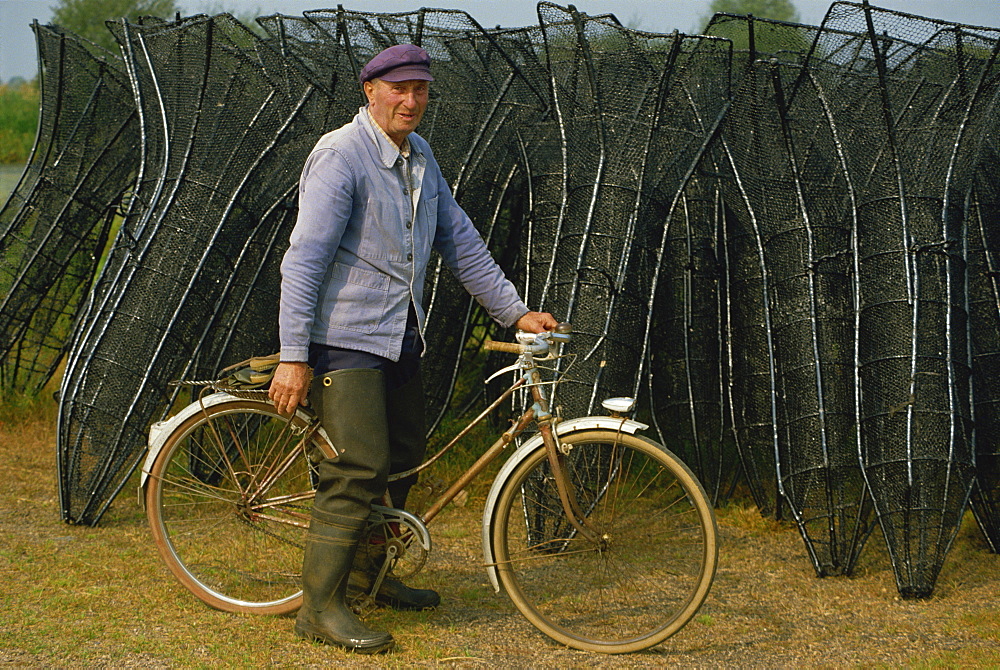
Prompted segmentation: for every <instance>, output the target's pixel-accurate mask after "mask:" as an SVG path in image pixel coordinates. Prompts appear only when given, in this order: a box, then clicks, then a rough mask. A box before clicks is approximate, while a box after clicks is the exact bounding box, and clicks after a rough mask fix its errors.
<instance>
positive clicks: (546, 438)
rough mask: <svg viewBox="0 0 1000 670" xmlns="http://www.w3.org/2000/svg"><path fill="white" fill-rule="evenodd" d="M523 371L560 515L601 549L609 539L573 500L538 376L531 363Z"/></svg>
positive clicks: (563, 456) (566, 466) (573, 490)
mask: <svg viewBox="0 0 1000 670" xmlns="http://www.w3.org/2000/svg"><path fill="white" fill-rule="evenodd" d="M526 372H527V374H528V376H529V378H530V380H531V383H530V385H529V386H530V388H531V397H532V399H533V400H534V403H535V404H534V412H535V422H536V423H537V425H538V432H539V434H540V435H541V436H542V442H543V443H544V444H545V453H546V456H547V457H548V462H549V467H550V468H551V469H552V478H553V479H554V480H555V483H556V490H557V491H558V493H559V502H560V503H562V508H563V512H565V514H566V518H567V519H568V520H569V522H570V525H572V526H573V528H575V529H576V531H577V532H578V533H580V534H581V535H583V537H585V538H587V540H589V541H590V542H593V543H594V544H595V545H597V546H598V547H599V548H603V547H604V546H605V545H606V544H607V541H608V537H607V535H606V534H604V533H603V532H601V531H600V530H599V529H597V528H595V527H594V525H593V524H592V523H591V522H590V521H588V520H587V515H586V514H584V512H583V510H582V509H581V508H580V502H579V500H578V499H577V497H576V487H575V486H573V485H572V484H571V483H570V478H569V464H568V463H567V462H566V457H567V456H568V455H569V449H568V448H565V449H564V448H563V447H562V446H561V444H560V443H559V438H558V437H557V436H556V432H555V431H554V430H552V414H551V413H550V412H549V399H548V397H547V396H546V394H545V390H544V387H543V386H542V384H541V379H540V375H539V374H538V370H537V369H536V368H535V366H534V361H532V363H531V366H530V368H529V369H527V371H526Z"/></svg>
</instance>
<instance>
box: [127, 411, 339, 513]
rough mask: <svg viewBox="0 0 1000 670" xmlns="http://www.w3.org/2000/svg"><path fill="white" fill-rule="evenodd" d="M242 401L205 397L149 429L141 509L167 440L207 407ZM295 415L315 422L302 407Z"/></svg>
mask: <svg viewBox="0 0 1000 670" xmlns="http://www.w3.org/2000/svg"><path fill="white" fill-rule="evenodd" d="M240 400H244V398H238V397H236V396H234V395H231V394H229V393H225V392H218V393H213V394H211V395H208V396H205V397H204V398H202V399H201V400H196V401H194V402H193V403H191V404H190V405H188V406H187V407H185V408H184V409H182V410H181V411H179V412H178V413H177V414H175V415H173V416H172V417H170V418H169V419H167V420H165V421H157V422H156V423H154V424H153V425H151V426H150V427H149V439H148V440H147V442H146V448H147V449H148V451H147V452H146V460H145V461H144V462H143V464H142V475H141V477H140V479H139V507H140V508H142V509H146V480H147V479H149V470H150V469H151V468H152V467H153V462H154V461H156V457H157V456H159V455H160V451H161V450H162V449H163V445H164V444H166V442H167V439H168V438H169V437H170V435H171V434H172V433H173V432H174V431H175V430H176V429H177V428H178V426H180V425H181V424H182V423H184V422H185V421H187V420H188V419H189V418H191V417H192V416H194V415H195V414H198V413H199V412H201V411H203V410H204V409H205V408H207V407H214V406H216V405H221V404H222V403H225V402H234V401H240ZM295 414H296V416H297V417H298V418H300V419H302V420H303V421H305V422H306V423H311V422H312V420H313V415H312V414H311V413H310V412H309V411H308V410H306V409H304V408H302V407H300V408H299V409H298V410H297V411H296V412H295ZM316 432H317V433H319V435H320V437H321V438H323V439H324V440H326V441H327V443H329V444H332V442H331V441H330V436H329V435H327V434H326V431H325V430H323V426H318V427H317V429H316Z"/></svg>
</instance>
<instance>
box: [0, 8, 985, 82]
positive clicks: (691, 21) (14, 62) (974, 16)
mask: <svg viewBox="0 0 1000 670" xmlns="http://www.w3.org/2000/svg"><path fill="white" fill-rule="evenodd" d="M571 2H572V4H573V5H575V6H576V8H577V9H579V10H580V11H582V12H586V13H587V14H604V13H613V14H615V15H616V16H617V17H618V19H619V20H620V21H621V22H622V23H624V24H625V25H628V26H630V27H633V28H639V29H641V30H646V31H650V32H663V33H669V32H671V31H673V30H674V29H677V30H679V31H681V32H684V33H697V32H699V29H700V28H701V27H702V26H703V22H702V19H703V18H704V17H706V15H707V14H708V6H709V4H710V0H564V1H560V2H557V4H561V5H563V6H565V5H568V4H571ZM793 3H794V5H795V7H796V9H798V11H799V16H800V18H801V21H802V23H807V24H811V25H819V24H820V23H822V21H823V17H824V16H825V15H826V12H827V10H828V9H829V7H830V4H831V0H793ZM56 4H57V0H0V82H5V81H8V80H10V79H11V78H12V77H23V78H25V79H31V78H32V77H34V76H35V75H36V74H37V72H38V64H37V54H36V51H35V36H34V33H32V31H31V27H30V26H31V22H32V20H33V19H37V20H38V21H39V23H48V22H49V21H50V20H51V18H52V9H51V8H52V7H53V6H55V5H56ZM337 4H338V3H337V1H336V0H330V1H328V2H324V0H313V1H311V2H305V1H303V0H177V5H178V6H180V7H181V8H182V9H183V10H184V12H185V13H186V14H197V13H201V12H206V13H217V12H219V11H231V12H233V13H235V14H238V15H240V16H247V15H250V16H262V15H268V14H275V13H279V14H292V15H300V14H301V13H302V12H303V11H305V10H309V9H325V8H329V7H336V5H337ZM340 4H343V6H344V7H345V8H346V9H354V10H359V11H371V12H406V11H412V10H414V9H418V8H420V7H422V6H424V7H428V6H429V7H436V8H447V9H461V10H464V11H466V12H468V13H469V14H471V15H472V17H473V18H475V19H476V20H477V21H478V22H479V23H480V24H481V25H483V26H485V27H487V28H492V27H494V26H497V25H500V26H504V27H517V26H526V25H533V24H536V23H537V22H538V15H537V13H536V5H537V2H536V1H535V0H464V1H463V0H423V1H421V0H353V2H352V1H351V0H340ZM871 4H872V5H873V6H876V7H883V8H886V9H896V10H900V11H904V12H909V13H911V14H918V15H920V16H926V17H930V18H935V19H942V20H945V21H953V22H955V23H965V24H969V25H978V26H990V27H996V28H1000V0H871Z"/></svg>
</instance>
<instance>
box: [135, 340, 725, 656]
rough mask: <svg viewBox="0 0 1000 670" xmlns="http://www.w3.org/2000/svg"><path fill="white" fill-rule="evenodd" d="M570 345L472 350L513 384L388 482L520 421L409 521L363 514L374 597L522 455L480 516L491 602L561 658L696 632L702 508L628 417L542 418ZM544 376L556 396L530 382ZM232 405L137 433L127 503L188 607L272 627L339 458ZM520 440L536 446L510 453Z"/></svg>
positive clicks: (679, 468)
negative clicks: (467, 498) (436, 524)
mask: <svg viewBox="0 0 1000 670" xmlns="http://www.w3.org/2000/svg"><path fill="white" fill-rule="evenodd" d="M569 338H570V329H569V327H568V324H561V325H560V327H559V328H557V329H556V330H555V331H553V332H550V333H542V334H539V335H535V334H531V333H518V335H517V342H495V341H490V342H487V343H486V345H485V346H486V348H487V349H491V350H496V351H504V352H510V353H514V354H517V362H516V363H515V364H513V365H511V366H509V367H506V368H504V369H502V370H500V371H498V372H497V373H495V374H494V375H493V377H496V376H498V375H500V374H504V373H507V372H516V373H517V378H516V379H515V381H514V382H513V384H511V386H510V387H509V388H508V389H507V390H506V391H504V392H503V393H502V394H501V395H500V396H499V397H498V398H497V399H496V400H495V401H494V402H493V403H492V404H491V405H490V406H489V407H488V408H487V409H485V410H484V411H483V412H481V413H480V414H479V415H478V416H477V417H476V418H475V419H473V420H472V421H471V422H470V423H469V424H468V425H467V426H466V427H465V428H463V429H462V430H461V431H460V432H459V433H458V434H457V435H456V436H455V437H454V438H453V439H452V440H451V441H450V442H449V443H448V444H447V445H446V446H445V447H443V448H442V449H441V450H440V451H439V452H438V453H436V454H434V455H433V456H431V457H430V458H428V459H427V460H426V461H425V462H424V463H423V464H422V465H420V466H418V467H417V468H414V469H413V470H410V471H408V472H404V473H399V474H397V475H395V477H404V476H409V475H411V474H413V473H415V472H421V471H423V470H425V469H426V468H428V467H429V466H430V465H432V464H433V463H434V462H435V461H437V460H438V459H439V458H440V457H441V455H442V454H444V453H445V452H447V451H448V450H449V449H450V448H451V447H452V446H454V445H455V444H456V443H458V442H459V441H460V440H461V439H462V438H463V437H465V436H466V435H467V434H468V433H469V431H470V430H472V428H473V427H474V426H475V425H477V424H478V423H479V422H480V421H482V420H483V419H484V418H485V417H487V416H488V415H489V414H490V413H491V412H492V411H493V410H494V409H495V408H497V407H499V406H500V405H501V404H502V403H504V402H506V401H507V399H509V398H510V397H511V396H512V395H513V394H514V393H515V392H519V391H520V392H521V393H522V394H523V395H524V396H526V397H527V398H528V401H529V404H528V406H527V408H526V409H525V410H524V411H523V412H522V413H521V415H520V417H519V418H518V419H517V420H516V421H514V422H513V425H512V426H511V427H510V428H509V429H507V430H506V431H504V432H503V433H502V435H500V436H499V438H498V439H497V440H496V442H494V443H493V445H492V446H490V447H489V448H488V449H486V450H485V452H483V453H482V454H481V455H480V456H479V458H478V460H477V461H476V462H475V463H474V464H473V465H472V466H470V467H469V468H468V470H466V471H465V472H464V473H463V474H462V475H461V476H460V477H458V479H456V480H455V481H454V482H453V483H452V484H451V485H450V486H448V487H447V489H446V490H445V491H444V492H442V493H441V494H440V495H438V496H437V498H436V499H434V500H433V502H432V503H431V504H430V506H429V507H428V508H427V509H426V510H425V511H424V512H423V513H421V514H420V515H416V514H412V513H410V512H406V511H404V510H398V509H392V508H390V507H385V506H375V507H374V508H373V510H372V514H371V516H370V518H369V524H368V528H367V536H366V538H365V539H363V540H362V543H361V547H363V548H364V550H365V551H367V552H371V553H377V554H382V555H384V557H382V556H380V558H382V561H381V565H382V573H381V574H380V575H379V577H378V578H377V580H376V583H375V584H374V585H373V587H372V591H371V593H372V594H374V593H375V592H376V591H377V589H378V586H379V583H380V580H381V578H382V576H383V575H385V574H387V572H388V571H392V572H393V574H394V575H395V576H397V577H399V578H405V577H408V576H411V575H412V574H414V573H415V572H416V571H418V570H419V569H420V568H421V567H422V566H423V564H424V562H425V561H426V558H427V555H428V553H429V552H430V550H431V536H430V533H429V531H428V528H427V526H428V524H430V523H431V521H432V520H433V519H434V518H435V517H436V516H437V514H438V513H439V512H440V511H441V510H442V509H443V508H444V507H445V505H447V504H448V503H449V502H451V501H452V500H453V499H454V498H455V497H456V496H457V495H459V493H460V492H461V491H462V490H464V489H465V487H466V486H467V485H468V484H469V482H471V481H472V480H473V479H474V478H475V477H476V476H477V475H479V474H480V473H481V472H482V471H483V470H484V469H485V468H486V467H487V465H488V464H489V463H490V462H491V461H493V460H494V459H495V458H496V457H497V456H499V454H500V453H501V452H503V451H505V450H508V449H509V448H510V445H511V444H513V443H515V442H520V444H519V446H517V447H516V449H514V451H513V453H512V454H511V455H510V457H509V458H508V459H507V461H506V462H505V463H504V464H503V465H502V467H501V468H500V470H499V472H498V474H497V475H496V477H495V479H494V480H493V483H492V485H491V488H490V491H489V494H488V496H487V499H486V504H485V506H484V511H483V526H482V542H483V552H484V557H485V561H484V562H485V566H486V570H487V574H488V577H489V580H490V582H491V584H492V586H493V588H494V590H495V591H496V592H499V591H500V589H501V587H502V588H503V589H504V590H505V591H506V593H507V594H508V596H509V597H510V600H511V601H512V602H513V604H514V606H515V607H516V608H517V609H518V610H519V611H520V612H521V613H522V614H523V615H524V616H525V617H527V619H528V620H529V621H530V622H531V623H532V624H533V625H534V626H535V627H536V628H538V629H539V630H540V631H542V632H543V633H545V634H546V635H548V636H549V637H551V638H552V639H554V640H556V641H557V642H560V643H562V644H565V645H567V646H570V647H574V648H577V649H582V650H587V651H596V652H603V653H625V652H634V651H639V650H642V649H646V648H649V647H652V646H654V645H656V644H659V643H661V642H662V641H663V640H665V639H666V638H668V637H670V636H671V635H673V634H674V633H675V632H677V631H678V630H680V629H681V628H682V627H683V626H684V625H685V624H686V623H687V622H688V621H689V620H690V619H691V618H692V617H693V616H694V615H695V613H696V612H697V611H698V609H699V608H700V607H701V605H702V603H703V602H704V600H705V598H706V596H707V595H708V591H709V589H710V587H711V584H712V581H713V579H714V576H715V570H716V564H717V560H718V545H717V530H716V523H715V516H714V511H713V509H712V505H711V504H710V503H709V501H708V498H707V496H706V495H705V492H704V490H703V489H702V487H701V484H700V483H699V482H698V480H697V479H696V478H695V476H694V475H693V474H692V472H691V470H690V469H689V468H688V467H687V466H686V465H685V464H684V463H683V462H682V461H681V460H680V459H679V458H677V457H676V456H675V455H674V454H672V453H671V452H670V451H669V450H667V449H666V448H665V447H663V446H662V445H660V444H658V443H656V442H654V441H653V440H650V439H648V438H646V437H644V436H641V435H639V434H638V433H639V432H640V431H641V430H644V429H646V428H647V427H648V426H646V425H645V424H643V423H640V422H639V421H636V420H634V419H632V418H629V416H628V415H629V413H630V412H631V411H632V409H633V407H634V401H633V400H632V399H630V398H612V399H610V400H607V401H605V402H604V407H605V408H606V409H608V410H609V412H610V416H588V417H581V418H576V419H569V420H559V419H557V418H556V417H553V416H552V414H551V413H550V409H549V407H550V400H551V395H552V394H554V392H555V389H556V385H557V384H558V383H559V381H560V380H561V379H562V377H563V373H560V372H559V371H558V370H554V369H553V368H543V367H542V365H541V364H542V363H543V362H546V361H553V360H555V359H557V358H559V357H560V349H561V344H562V343H565V342H566V341H568V340H569ZM543 369H549V370H552V372H553V379H552V380H549V381H544V380H543V379H542V374H541V372H542V370H543ZM251 375H252V371H251ZM491 379H492V377H491ZM550 387H551V388H550ZM216 388H217V387H216ZM233 393H235V392H233V391H230V392H227V391H217V392H215V393H212V394H210V395H203V396H202V397H201V398H199V399H198V400H196V401H195V402H192V403H191V404H190V405H188V406H187V407H185V408H184V409H183V410H182V411H180V412H179V413H178V414H177V415H176V416H174V417H172V418H171V419H168V420H167V421H165V422H161V423H158V424H155V425H154V426H153V427H152V428H151V429H150V438H149V449H150V451H149V454H148V457H147V459H146V462H145V465H144V467H143V471H142V481H141V483H140V486H139V493H140V500H142V501H144V502H145V508H146V512H147V516H148V519H149V523H150V527H151V528H152V531H153V536H154V538H155V541H156V545H157V547H158V549H159V551H160V553H161V555H162V556H163V558H164V560H165V561H166V563H167V565H168V566H169V568H170V570H171V572H172V573H173V574H174V575H175V576H176V577H177V578H178V579H179V580H180V581H181V583H182V584H183V585H184V586H185V587H187V588H188V589H189V590H190V591H191V592H192V593H194V595H196V596H197V597H198V598H200V599H201V600H202V601H204V602H205V603H207V604H208V605H210V606H212V607H214V608H217V609H220V610H224V611H228V612H239V613H260V614H285V613H289V612H292V611H294V610H295V609H297V608H298V606H299V604H300V603H301V597H302V596H301V590H300V588H301V587H300V581H301V580H300V577H301V575H300V572H301V562H302V549H303V547H304V540H305V534H306V532H307V529H308V525H309V517H310V502H311V498H312V496H313V483H314V479H313V477H314V468H315V464H316V463H318V462H319V461H320V460H322V459H324V458H335V457H336V454H337V447H336V446H335V445H332V444H330V441H329V439H328V437H327V435H326V433H325V431H324V430H323V428H322V426H320V425H319V422H318V420H317V419H316V417H315V415H314V414H313V413H312V412H311V411H310V410H309V409H308V408H305V407H300V408H299V409H298V411H297V412H296V413H295V415H293V416H291V417H285V416H282V415H280V414H278V413H277V411H276V410H275V408H274V405H272V404H271V403H270V401H268V400H267V399H266V392H259V393H260V396H259V398H258V399H254V398H253V397H238V396H237V395H233ZM252 393H254V392H251V394H252ZM240 395H244V394H240ZM531 424H534V425H535V426H536V427H537V432H536V433H535V434H533V435H532V436H531V437H528V438H524V437H523V433H524V431H525V430H526V429H527V428H528V427H529V425H531Z"/></svg>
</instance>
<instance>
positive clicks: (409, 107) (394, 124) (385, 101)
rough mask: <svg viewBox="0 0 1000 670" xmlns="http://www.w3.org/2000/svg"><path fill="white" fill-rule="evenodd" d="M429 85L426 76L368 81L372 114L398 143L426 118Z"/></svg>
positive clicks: (366, 93) (367, 86)
mask: <svg viewBox="0 0 1000 670" xmlns="http://www.w3.org/2000/svg"><path fill="white" fill-rule="evenodd" d="M429 88H430V84H429V82H426V81H424V80H422V79H411V80H409V81H399V82H394V81H382V80H381V79H375V80H373V81H366V82H365V95H367V96H368V108H369V109H370V110H371V114H372V117H373V118H374V119H375V122H376V123H378V125H380V126H381V127H382V130H384V131H385V133H386V135H388V136H389V137H390V138H392V141H393V142H395V143H396V144H397V145H401V144H402V143H403V140H404V139H406V136H407V135H409V134H410V133H412V132H413V131H414V130H416V128H417V125H418V124H419V123H420V119H421V118H423V116H424V110H426V109H427V94H428V90H429Z"/></svg>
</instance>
